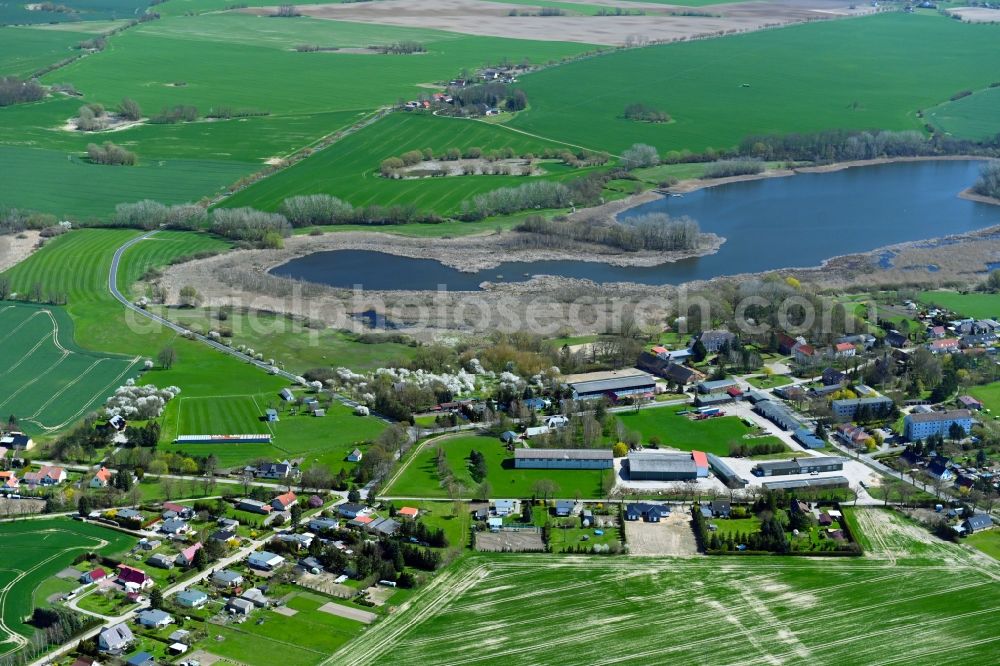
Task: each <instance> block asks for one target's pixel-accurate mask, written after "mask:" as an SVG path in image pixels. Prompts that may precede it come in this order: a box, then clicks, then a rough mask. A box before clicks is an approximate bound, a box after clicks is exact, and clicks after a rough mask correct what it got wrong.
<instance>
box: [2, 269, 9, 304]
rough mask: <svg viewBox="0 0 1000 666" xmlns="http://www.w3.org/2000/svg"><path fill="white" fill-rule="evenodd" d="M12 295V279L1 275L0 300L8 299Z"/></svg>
mask: <svg viewBox="0 0 1000 666" xmlns="http://www.w3.org/2000/svg"><path fill="white" fill-rule="evenodd" d="M8 296H10V279H9V278H7V277H6V276H3V275H0V301H6V300H7V297H8Z"/></svg>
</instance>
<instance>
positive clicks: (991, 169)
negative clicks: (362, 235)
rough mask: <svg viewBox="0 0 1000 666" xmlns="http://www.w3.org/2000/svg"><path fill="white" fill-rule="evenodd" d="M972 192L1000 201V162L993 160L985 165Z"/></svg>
mask: <svg viewBox="0 0 1000 666" xmlns="http://www.w3.org/2000/svg"><path fill="white" fill-rule="evenodd" d="M972 191H973V192H975V193H976V194H980V195H982V196H984V197H993V198H994V199H1000V160H992V161H990V162H987V163H986V164H984V165H983V168H982V170H980V172H979V178H978V179H977V180H976V183H975V185H973V186H972Z"/></svg>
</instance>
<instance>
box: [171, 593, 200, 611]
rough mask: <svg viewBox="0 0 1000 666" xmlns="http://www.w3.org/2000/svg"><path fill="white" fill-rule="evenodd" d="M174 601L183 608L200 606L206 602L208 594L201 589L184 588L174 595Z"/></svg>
mask: <svg viewBox="0 0 1000 666" xmlns="http://www.w3.org/2000/svg"><path fill="white" fill-rule="evenodd" d="M174 601H176V602H177V603H178V604H179V605H181V606H183V607H184V608H201V607H202V606H204V605H205V604H206V603H208V595H207V594H205V593H204V592H202V591H201V590H184V591H183V592H180V593H178V594H177V596H175V597H174Z"/></svg>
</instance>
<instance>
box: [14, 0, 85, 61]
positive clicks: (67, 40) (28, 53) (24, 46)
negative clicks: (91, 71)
mask: <svg viewBox="0 0 1000 666" xmlns="http://www.w3.org/2000/svg"><path fill="white" fill-rule="evenodd" d="M2 12H3V9H2V6H0V14H2ZM91 37H93V35H90V34H87V33H84V32H70V31H67V30H38V29H35V28H22V27H2V28H0V76H10V75H13V76H27V75H29V74H31V73H33V72H36V71H38V70H39V69H41V68H42V67H45V66H47V65H50V64H52V63H54V62H56V61H58V60H62V59H63V58H68V57H70V56H72V55H74V54H75V53H76V51H74V50H73V49H72V47H73V46H74V45H75V44H77V43H79V42H81V41H83V40H85V39H90V38H91Z"/></svg>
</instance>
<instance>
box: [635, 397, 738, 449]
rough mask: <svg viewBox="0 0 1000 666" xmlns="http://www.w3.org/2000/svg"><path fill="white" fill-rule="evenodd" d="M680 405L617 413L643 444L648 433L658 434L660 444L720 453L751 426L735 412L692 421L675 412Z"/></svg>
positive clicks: (646, 442) (647, 438)
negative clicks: (637, 433)
mask: <svg viewBox="0 0 1000 666" xmlns="http://www.w3.org/2000/svg"><path fill="white" fill-rule="evenodd" d="M680 409H681V408H680V407H660V408H657V409H643V410H640V411H639V412H628V413H625V414H619V415H618V419H619V420H620V421H621V422H622V423H623V424H624V425H625V426H626V427H627V428H629V429H630V430H635V431H637V432H639V433H640V434H641V435H642V443H643V444H648V443H649V440H650V438H651V437H659V438H660V444H661V445H662V446H668V447H672V448H675V449H681V450H682V451H691V450H698V451H705V452H706V453H714V454H716V455H720V456H726V455H729V444H730V442H741V441H744V440H743V439H742V438H743V435H745V434H747V433H749V432H750V428H748V427H746V425H744V424H743V421H741V420H740V419H739V418H738V417H735V416H723V417H720V418H715V419H706V420H704V421H692V420H691V419H689V418H688V417H686V416H678V414H677V411H679V410H680ZM754 441H757V440H754Z"/></svg>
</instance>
